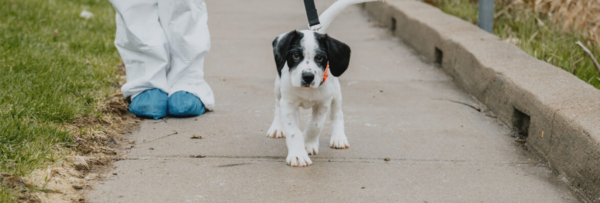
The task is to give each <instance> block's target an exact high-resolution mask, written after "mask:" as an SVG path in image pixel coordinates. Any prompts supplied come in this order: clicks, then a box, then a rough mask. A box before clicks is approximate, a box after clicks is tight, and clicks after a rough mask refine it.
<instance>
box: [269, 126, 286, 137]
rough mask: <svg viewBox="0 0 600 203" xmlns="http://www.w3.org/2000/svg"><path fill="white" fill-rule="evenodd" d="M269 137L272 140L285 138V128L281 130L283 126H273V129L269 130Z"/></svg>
mask: <svg viewBox="0 0 600 203" xmlns="http://www.w3.org/2000/svg"><path fill="white" fill-rule="evenodd" d="M267 137H270V138H284V137H285V135H284V134H283V128H281V126H279V125H277V126H275V125H273V126H271V128H269V131H267Z"/></svg>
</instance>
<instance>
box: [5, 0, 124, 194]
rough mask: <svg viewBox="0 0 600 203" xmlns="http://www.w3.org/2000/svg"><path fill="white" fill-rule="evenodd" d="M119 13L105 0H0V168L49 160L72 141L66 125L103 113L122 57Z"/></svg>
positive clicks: (20, 169) (27, 169) (16, 171)
mask: <svg viewBox="0 0 600 203" xmlns="http://www.w3.org/2000/svg"><path fill="white" fill-rule="evenodd" d="M84 9H86V10H88V11H91V12H92V13H94V14H95V17H94V18H92V19H89V20H86V19H83V18H80V17H79V13H81V11H83V10H84ZM114 15H115V14H114V10H113V9H112V6H111V5H110V3H109V2H108V1H107V0H2V1H0V53H2V55H0V173H5V174H12V175H20V176H23V175H27V174H29V173H31V172H32V171H33V170H35V169H38V168H41V167H45V166H46V165H48V164H52V162H54V161H56V160H57V159H60V158H61V156H62V155H64V154H66V153H68V151H67V150H65V149H63V148H62V147H60V146H61V144H65V143H70V142H72V135H71V134H69V133H68V132H67V131H66V130H65V129H63V127H62V126H63V124H65V123H70V122H73V121H75V120H76V119H77V118H79V117H81V116H86V115H93V116H100V115H101V112H100V111H99V110H98V108H97V105H98V104H99V103H100V102H102V100H103V99H104V98H106V97H107V96H108V95H109V94H110V93H112V92H113V91H114V87H113V86H112V84H113V83H114V82H116V81H117V76H118V74H117V67H116V65H117V64H118V63H119V62H120V57H119V55H118V52H117V51H116V49H115V47H114V44H113V40H114V33H115V25H114ZM55 31H57V32H55ZM13 193H14V192H10V191H9V192H7V190H5V189H2V190H1V191H0V201H2V202H4V201H5V200H6V199H7V198H8V199H13V200H14V197H15V196H14V194H13Z"/></svg>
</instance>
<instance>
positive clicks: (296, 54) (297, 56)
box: [292, 52, 300, 60]
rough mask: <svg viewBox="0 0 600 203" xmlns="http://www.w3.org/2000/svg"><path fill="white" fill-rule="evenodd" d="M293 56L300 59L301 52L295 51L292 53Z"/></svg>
mask: <svg viewBox="0 0 600 203" xmlns="http://www.w3.org/2000/svg"><path fill="white" fill-rule="evenodd" d="M292 58H293V59H294V60H298V59H300V54H299V53H298V52H294V53H293V54H292Z"/></svg>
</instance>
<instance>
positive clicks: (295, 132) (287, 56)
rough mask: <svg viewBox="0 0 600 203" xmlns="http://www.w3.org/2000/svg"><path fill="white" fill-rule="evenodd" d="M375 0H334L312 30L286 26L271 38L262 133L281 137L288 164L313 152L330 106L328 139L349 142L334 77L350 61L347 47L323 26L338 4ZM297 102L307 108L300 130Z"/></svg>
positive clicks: (303, 162) (334, 143)
mask: <svg viewBox="0 0 600 203" xmlns="http://www.w3.org/2000/svg"><path fill="white" fill-rule="evenodd" d="M367 1H375V0H339V1H337V2H335V3H334V4H333V5H332V6H331V7H329V8H328V9H327V10H326V11H325V12H323V14H322V15H321V16H320V17H319V18H320V21H321V25H322V28H321V29H320V30H319V31H317V32H314V31H310V30H302V31H295V30H294V31H291V32H288V33H284V34H281V35H279V36H278V37H277V38H275V40H274V41H273V53H274V55H275V63H276V65H277V72H278V75H277V77H276V79H275V99H276V105H275V118H274V119H273V124H271V128H270V129H269V131H268V132H267V137H272V138H283V137H285V138H286V144H287V148H288V156H287V159H286V162H287V163H288V164H289V165H290V166H309V165H311V164H312V161H311V160H310V158H309V157H308V155H309V154H310V155H316V154H317V153H319V134H320V133H321V130H322V129H323V126H324V124H325V119H326V117H327V113H328V112H329V110H330V109H331V120H332V125H333V132H332V135H331V140H330V142H329V145H330V147H332V148H335V149H345V148H349V147H350V145H349V144H348V139H347V138H346V133H345V132H344V115H343V113H342V93H341V89H340V88H341V87H340V83H339V81H338V78H337V77H339V76H340V75H342V74H343V73H344V71H346V69H347V68H348V65H349V63H350V47H349V46H348V45H346V44H344V43H343V42H340V41H338V40H336V39H334V38H332V37H330V36H328V35H327V34H325V31H326V30H327V28H328V27H329V25H330V24H331V22H332V21H333V19H334V18H335V16H337V15H338V14H339V13H340V12H341V11H342V10H343V9H344V8H346V7H348V6H349V5H352V4H356V3H362V2H367ZM299 107H303V108H305V109H308V108H312V118H311V120H310V121H309V123H308V124H307V126H306V128H305V129H304V132H303V131H301V130H300V125H299Z"/></svg>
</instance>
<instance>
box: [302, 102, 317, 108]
mask: <svg viewBox="0 0 600 203" xmlns="http://www.w3.org/2000/svg"><path fill="white" fill-rule="evenodd" d="M316 104H317V102H316V101H302V102H300V106H301V107H302V108H304V109H310V108H312V107H313V106H315V105H316Z"/></svg>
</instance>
